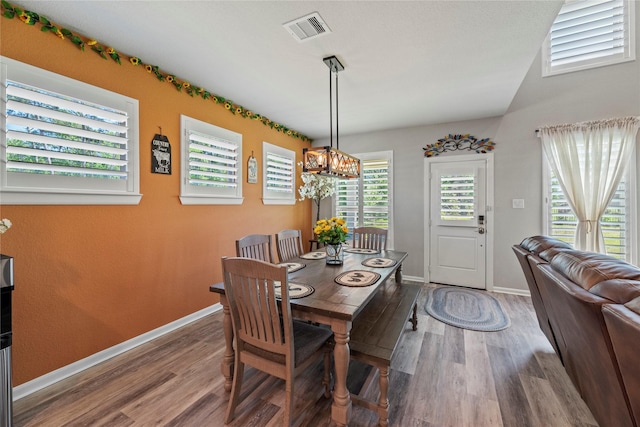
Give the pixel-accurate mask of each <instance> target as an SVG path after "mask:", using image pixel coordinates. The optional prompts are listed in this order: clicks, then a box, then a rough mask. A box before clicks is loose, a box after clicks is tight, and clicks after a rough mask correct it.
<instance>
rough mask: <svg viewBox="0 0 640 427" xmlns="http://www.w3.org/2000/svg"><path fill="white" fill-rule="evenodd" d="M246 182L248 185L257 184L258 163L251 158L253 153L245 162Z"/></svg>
mask: <svg viewBox="0 0 640 427" xmlns="http://www.w3.org/2000/svg"><path fill="white" fill-rule="evenodd" d="M247 182H248V183H249V184H255V183H256V182H258V161H257V160H256V158H255V157H253V151H252V152H251V156H249V160H247Z"/></svg>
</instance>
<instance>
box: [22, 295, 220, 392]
mask: <svg viewBox="0 0 640 427" xmlns="http://www.w3.org/2000/svg"><path fill="white" fill-rule="evenodd" d="M219 310H222V305H221V304H220V303H217V304H213V305H211V306H209V307H207V308H204V309H202V310H200V311H196V312H195V313H192V314H189V315H188V316H185V317H183V318H181V319H178V320H175V321H173V322H171V323H167V324H166V325H163V326H160V327H159V328H156V329H154V330H152V331H149V332H146V333H144V334H142V335H138V336H137V337H134V338H131V339H130V340H128V341H125V342H123V343H120V344H117V345H114V346H113V347H109V348H107V349H104V350H102V351H99V352H98V353H95V354H92V355H91V356H89V357H85V358H84V359H81V360H78V361H77V362H74V363H71V364H70V365H67V366H63V367H62V368H60V369H56V370H55V371H52V372H49V373H48V374H45V375H42V376H40V377H38V378H35V379H33V380H31V381H29V382H26V383H24V384H20V385H19V386H16V387H14V388H13V400H14V401H16V400H18V399H21V398H23V397H25V396H28V395H30V394H31V393H34V392H36V391H38V390H41V389H43V388H45V387H47V386H50V385H51V384H53V383H56V382H58V381H60V380H63V379H65V378H68V377H70V376H72V375H75V374H77V373H79V372H82V371H83V370H85V369H87V368H90V367H92V366H95V365H97V364H98V363H102V362H104V361H106V360H108V359H111V358H112V357H114V356H117V355H119V354H122V353H124V352H125V351H128V350H131V349H132V348H135V347H137V346H139V345H141V344H144V343H146V342H149V341H151V340H153V339H155V338H158V337H160V336H162V335H164V334H166V333H169V332H171V331H174V330H176V329H178V328H181V327H182V326H185V325H187V324H189V323H191V322H195V321H196V320H198V319H201V318H203V317H205V316H208V315H209V314H212V313H215V312H217V311H219Z"/></svg>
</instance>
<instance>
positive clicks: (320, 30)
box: [283, 12, 331, 42]
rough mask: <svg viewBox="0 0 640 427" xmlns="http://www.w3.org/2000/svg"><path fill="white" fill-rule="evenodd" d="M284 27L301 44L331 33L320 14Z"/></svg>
mask: <svg viewBox="0 0 640 427" xmlns="http://www.w3.org/2000/svg"><path fill="white" fill-rule="evenodd" d="M283 27H284V28H285V29H286V30H287V31H288V32H289V34H291V35H292V36H293V38H295V39H296V40H298V41H299V42H301V41H304V40H309V39H311V38H314V37H318V36H321V35H323V34H329V33H330V32H331V29H330V28H329V26H328V25H327V24H326V23H325V22H324V19H322V17H321V16H320V14H319V13H318V12H313V13H312V14H310V15H307V16H303V17H302V18H298V19H295V20H293V21H291V22H287V23H286V24H284V25H283Z"/></svg>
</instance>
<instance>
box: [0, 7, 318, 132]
mask: <svg viewBox="0 0 640 427" xmlns="http://www.w3.org/2000/svg"><path fill="white" fill-rule="evenodd" d="M1 11H2V16H4V17H5V18H8V19H14V18H15V17H16V16H17V17H18V19H20V20H21V21H22V22H24V23H25V24H26V25H30V26H35V25H36V24H37V23H39V24H40V25H41V27H40V30H41V31H42V32H50V33H52V34H55V35H56V36H57V37H58V38H60V39H61V40H65V39H66V40H69V41H70V42H71V43H73V44H74V45H76V46H77V47H78V49H80V50H82V51H83V52H84V50H85V49H84V48H85V46H89V47H90V48H91V50H92V51H94V52H95V53H96V54H98V55H100V57H101V58H103V59H105V60H108V59H109V58H111V59H112V60H113V61H114V62H116V63H117V64H119V65H122V59H121V58H124V59H125V62H128V63H130V64H131V65H133V66H138V65H142V66H144V69H145V70H146V71H147V72H148V73H149V74H153V75H155V76H156V78H157V79H158V80H159V81H161V82H165V81H166V82H169V83H171V84H172V85H173V86H174V87H175V88H176V90H178V91H179V92H184V93H186V94H187V95H189V96H191V97H194V98H195V97H196V96H198V97H200V98H202V99H204V100H207V99H211V100H212V101H213V102H214V103H216V104H223V106H224V108H225V109H226V110H227V111H229V112H230V113H231V114H233V115H237V116H241V117H243V118H246V119H250V120H256V121H260V122H262V124H263V125H265V126H268V127H269V128H271V129H273V130H276V131H278V132H281V133H284V134H285V135H288V136H291V137H293V138H297V139H300V140H302V141H311V139H310V138H309V137H307V136H306V135H303V134H301V133H299V132H296V131H294V130H293V129H289V128H287V127H286V126H284V125H282V124H280V123H276V122H273V121H271V120H270V119H268V118H267V117H264V116H262V115H260V114H257V113H254V112H253V111H251V110H247V109H245V108H244V107H242V106H241V105H237V104H235V103H234V102H233V101H231V100H229V99H225V98H223V97H222V96H220V95H215V94H213V93H211V92H209V91H207V90H205V89H204V88H201V87H198V86H194V85H192V84H191V83H189V82H187V81H185V80H181V79H178V78H177V77H176V76H175V75H173V74H169V73H163V72H162V71H161V70H160V67H158V66H157V65H151V64H147V63H145V62H144V61H143V60H142V59H141V58H139V57H137V56H129V55H125V54H122V53H120V52H118V51H117V50H116V49H115V48H113V47H111V46H105V45H103V44H102V43H100V42H98V41H97V40H95V39H91V38H87V37H84V36H82V35H78V34H74V33H72V32H71V31H70V30H68V29H66V28H61V27H60V26H59V25H56V24H55V23H53V22H51V21H49V20H48V19H47V18H45V17H44V16H41V15H39V14H37V13H35V12H32V11H29V10H23V9H21V8H19V7H17V6H13V5H12V4H10V3H9V2H7V1H5V0H2V8H1Z"/></svg>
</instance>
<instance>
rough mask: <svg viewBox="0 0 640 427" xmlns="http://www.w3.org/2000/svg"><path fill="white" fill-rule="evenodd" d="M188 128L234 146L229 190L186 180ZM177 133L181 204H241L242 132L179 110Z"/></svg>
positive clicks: (188, 146) (189, 130)
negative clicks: (233, 183) (232, 183)
mask: <svg viewBox="0 0 640 427" xmlns="http://www.w3.org/2000/svg"><path fill="white" fill-rule="evenodd" d="M190 132H194V133H199V134H202V135H206V136H207V137H209V138H211V139H219V140H222V141H224V142H225V143H230V144H233V145H235V146H236V147H237V151H236V165H237V169H236V175H235V176H236V187H235V189H234V190H233V191H225V189H221V188H216V187H199V186H194V185H191V184H189V171H190V169H189V149H190V138H189V133H190ZM180 135H181V138H180V155H181V161H180V163H181V168H180V202H181V203H182V204H183V205H241V204H242V202H243V201H244V197H243V196H242V181H243V179H242V176H243V175H242V174H243V167H242V164H243V161H242V134H240V133H237V132H234V131H232V130H229V129H225V128H222V127H219V126H216V125H213V124H211V123H208V122H203V121H201V120H198V119H194V118H192V117H189V116H185V115H183V114H181V115H180Z"/></svg>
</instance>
